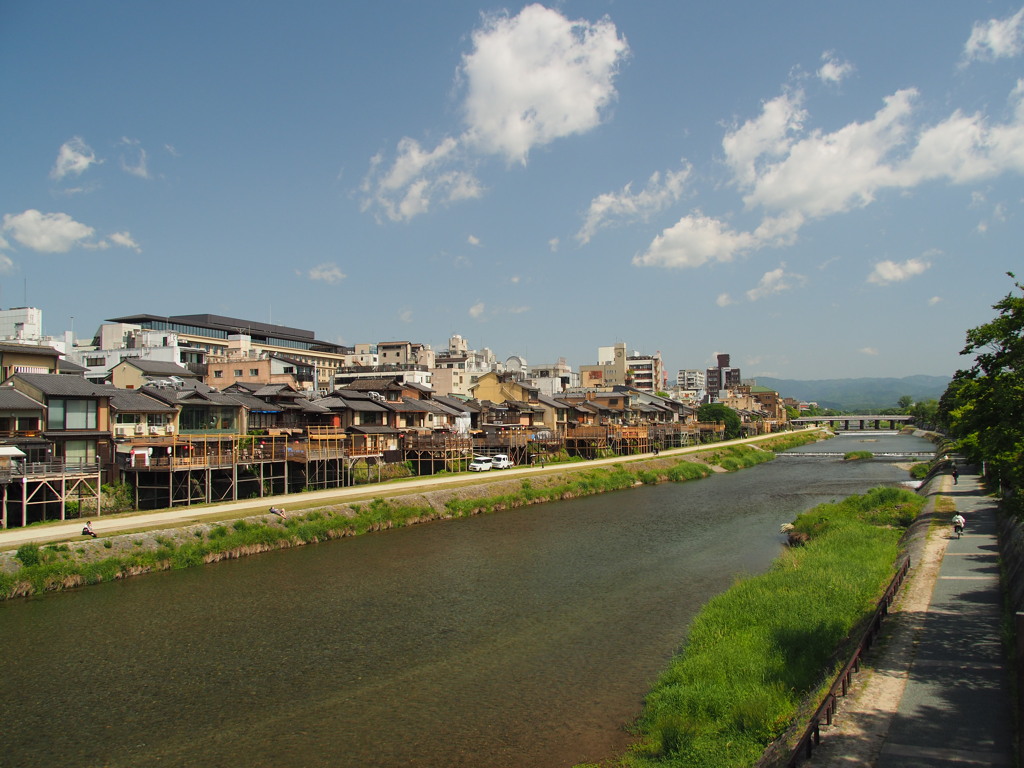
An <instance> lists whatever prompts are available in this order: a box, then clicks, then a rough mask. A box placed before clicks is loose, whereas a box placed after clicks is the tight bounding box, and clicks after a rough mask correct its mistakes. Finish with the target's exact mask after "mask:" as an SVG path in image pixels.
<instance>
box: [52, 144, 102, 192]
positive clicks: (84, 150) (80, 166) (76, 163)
mask: <svg viewBox="0 0 1024 768" xmlns="http://www.w3.org/2000/svg"><path fill="white" fill-rule="evenodd" d="M102 162H103V161H102V160H97V159H96V153H95V152H93V151H92V148H91V147H90V146H89V145H88V144H86V143H85V142H84V141H83V140H82V138H81V137H80V136H75V137H74V138H72V139H71V140H70V141H66V142H64V143H63V144H61V147H60V150H58V152H57V161H56V162H55V163H54V165H53V170H52V171H50V178H51V179H57V180H58V181H59V180H60V179H63V178H64V177H65V176H67V175H68V174H69V173H73V174H74V175H75V176H81V175H82V174H83V173H85V171H87V170H88V169H89V166H92V165H98V164H99V163H102Z"/></svg>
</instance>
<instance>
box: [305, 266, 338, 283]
mask: <svg viewBox="0 0 1024 768" xmlns="http://www.w3.org/2000/svg"><path fill="white" fill-rule="evenodd" d="M306 274H307V276H308V277H309V279H310V280H317V281H319V282H323V283H327V284H328V285H335V284H336V283H340V282H341V281H342V280H344V279H345V278H346V277H347V275H346V274H345V273H344V272H342V271H341V268H340V267H339V266H338V265H337V264H335V263H333V262H330V261H327V262H324V263H323V264H318V265H317V266H315V267H313V268H312V269H311V270H309V272H307V273H306Z"/></svg>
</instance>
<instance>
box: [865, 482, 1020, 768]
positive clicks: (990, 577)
mask: <svg viewBox="0 0 1024 768" xmlns="http://www.w3.org/2000/svg"><path fill="white" fill-rule="evenodd" d="M946 495H948V496H951V497H952V498H953V500H954V502H955V503H956V508H957V511H958V512H960V514H962V515H963V516H964V517H965V518H966V519H967V526H966V529H965V531H964V535H963V537H962V538H960V539H950V540H949V542H948V544H947V547H946V552H945V556H944V557H943V559H942V564H941V566H940V569H939V574H938V578H937V579H936V581H935V586H934V589H933V591H932V598H931V602H930V604H929V606H928V609H927V611H925V612H924V613H923V614H922V615H921V616H920V617H919V623H918V630H917V636H916V643H915V649H916V652H915V654H914V658H913V662H912V663H911V666H910V670H909V674H908V677H907V683H906V688H905V690H904V692H903V696H902V698H901V700H900V703H899V705H898V709H897V711H896V713H895V715H894V717H893V720H892V723H891V725H890V727H889V730H888V734H887V735H886V737H885V739H884V742H883V744H882V747H881V752H880V754H879V756H878V759H877V761H876V762H875V768H940V767H942V766H952V765H957V766H970V765H984V766H1006V768H1012V766H1014V765H1015V761H1014V748H1013V744H1014V736H1013V733H1014V726H1013V711H1014V709H1013V704H1012V701H1011V694H1010V685H1009V675H1008V671H1007V665H1006V658H1005V655H1004V652H1003V647H1002V643H1001V631H1000V627H1001V606H1002V592H1001V590H1000V582H999V547H998V542H997V532H996V503H995V501H994V500H993V499H992V498H990V497H988V496H986V495H985V492H984V490H983V488H982V486H981V483H980V482H979V478H978V476H977V475H976V474H974V473H973V472H970V473H969V472H964V473H963V474H961V475H960V481H959V483H958V484H957V485H953V486H951V487H949V488H947V489H946ZM938 535H944V536H948V535H949V533H948V532H946V531H943V532H940V533H939V534H938Z"/></svg>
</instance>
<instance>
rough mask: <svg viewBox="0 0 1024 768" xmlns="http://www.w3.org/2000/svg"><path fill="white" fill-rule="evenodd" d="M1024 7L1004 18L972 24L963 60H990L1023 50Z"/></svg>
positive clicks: (1015, 54)
mask: <svg viewBox="0 0 1024 768" xmlns="http://www.w3.org/2000/svg"><path fill="white" fill-rule="evenodd" d="M1022 31H1024V8H1021V9H1020V10H1019V11H1017V12H1016V13H1015V14H1013V16H1010V17H1008V18H1006V19H990V20H988V21H979V22H976V23H975V24H974V28H973V29H972V30H971V36H970V37H969V38H968V39H967V43H966V44H965V45H964V59H963V60H964V62H965V63H967V62H971V61H991V60H993V59H1005V58H1011V57H1013V56H1018V55H1020V53H1021V51H1022V50H1024V35H1022Z"/></svg>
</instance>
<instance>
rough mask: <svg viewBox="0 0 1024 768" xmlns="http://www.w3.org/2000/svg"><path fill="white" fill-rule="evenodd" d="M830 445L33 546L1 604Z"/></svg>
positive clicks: (780, 444) (726, 453) (707, 454)
mask: <svg viewBox="0 0 1024 768" xmlns="http://www.w3.org/2000/svg"><path fill="white" fill-rule="evenodd" d="M820 438H821V434H820V433H809V432H802V433H796V434H787V435H780V436H779V437H777V438H772V439H770V440H765V441H762V442H760V443H758V446H757V447H754V446H751V445H732V446H727V447H717V448H716V447H715V446H709V448H708V450H707V451H701V452H699V453H692V454H686V455H685V456H672V455H664V456H661V457H654V458H650V459H646V460H640V461H637V460H628V459H627V458H624V459H623V463H621V464H614V465H612V466H610V467H606V468H593V469H586V470H579V469H578V468H577V469H575V471H572V472H566V473H564V474H562V473H552V474H543V475H538V476H537V477H535V478H530V479H521V480H503V481H496V482H495V481H489V482H486V483H482V484H481V485H474V486H464V487H461V488H457V489H451V490H440V491H432V492H426V493H418V494H411V493H406V494H402V492H401V487H400V486H393V487H391V488H389V489H387V492H389V493H390V494H391V496H390V497H389V498H383V497H381V498H376V499H374V500H373V501H371V502H369V503H364V504H355V503H353V504H338V505H330V506H321V507H317V508H314V509H309V510H303V511H299V512H291V513H289V516H288V517H287V519H282V518H279V517H277V516H274V515H266V514H264V515H258V516H253V517H247V518H244V519H241V520H235V521H233V522H229V523H218V524H204V525H191V526H187V527H183V528H176V529H171V530H165V531H158V532H155V533H154V532H150V533H137V534H126V535H120V536H110V537H106V538H102V539H96V540H89V541H81V542H75V543H73V544H54V545H47V546H42V547H40V546H39V545H36V544H26V545H23V546H22V547H20V548H19V549H18V551H17V553H16V554H15V556H14V558H13V559H10V558H9V559H8V560H7V561H6V567H3V568H0V599H4V598H11V597H19V596H27V595H32V594H37V593H40V592H48V591H55V590H61V589H69V588H73V587H77V586H82V585H86V584H98V583H101V582H105V581H113V580H116V579H122V578H127V577H129V576H135V575H140V574H144V573H149V572H153V571H160V570H171V569H179V568H190V567H194V566H199V565H202V564H204V563H211V562H217V561H219V560H225V559H232V558H237V557H243V556H246V555H250V554H256V553H259V552H266V551H270V550H273V549H284V548H288V547H293V546H301V545H304V544H311V543H316V542H322V541H327V540H330V539H335V538H341V537H345V536H357V535H359V534H362V533H365V532H367V531H376V530H383V529H386V528H392V527H400V526H404V525H411V524H414V523H421V522H428V521H431V520H441V519H450V518H455V517H464V516H467V515H474V514H482V513H488V512H494V511H496V510H503V509H513V508H516V507H522V506H527V505H530V504H537V503H542V502H547V501H557V500H561V499H570V498H577V497H581V496H590V495H593V494H596V493H605V492H607V491H616V490H624V489H627V488H632V487H634V486H636V485H640V484H654V483H661V482H685V481H688V480H696V479H700V478H703V477H707V476H708V475H710V474H712V473H713V472H715V471H723V470H724V471H734V470H737V469H742V468H744V467H750V466H754V465H756V464H759V463H762V462H764V461H769V460H771V459H772V458H774V456H775V454H774V452H773V451H783V450H788V449H789V448H793V447H795V446H798V445H803V444H806V443H809V442H814V441H815V440H818V439H820ZM382 491H383V489H382Z"/></svg>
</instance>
